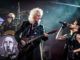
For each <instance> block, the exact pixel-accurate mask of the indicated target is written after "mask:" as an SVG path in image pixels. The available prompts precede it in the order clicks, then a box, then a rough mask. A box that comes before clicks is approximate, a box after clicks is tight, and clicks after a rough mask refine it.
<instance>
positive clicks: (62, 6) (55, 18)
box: [0, 0, 80, 60]
mask: <svg viewBox="0 0 80 60" xmlns="http://www.w3.org/2000/svg"><path fill="white" fill-rule="evenodd" d="M18 4H19V5H18ZM35 7H39V8H42V9H43V11H44V15H43V18H42V22H41V24H43V25H44V29H45V31H46V32H49V31H51V30H53V29H59V28H60V27H61V24H59V21H66V22H68V23H70V22H71V21H72V20H74V19H77V18H79V17H80V0H0V17H1V18H2V19H3V20H5V16H6V15H7V14H8V13H10V12H13V13H15V14H16V21H21V22H22V21H24V20H27V17H28V14H29V11H30V10H31V9H32V8H35ZM19 8H20V10H19ZM19 11H20V12H19ZM19 15H20V17H19ZM15 23H16V24H17V23H18V22H15ZM65 33H67V31H65ZM55 36H56V33H54V34H52V35H50V36H49V40H48V41H46V42H45V44H44V48H45V51H46V55H47V59H48V60H49V59H51V60H62V58H63V57H64V56H63V51H64V49H63V48H64V44H65V41H57V40H55Z"/></svg>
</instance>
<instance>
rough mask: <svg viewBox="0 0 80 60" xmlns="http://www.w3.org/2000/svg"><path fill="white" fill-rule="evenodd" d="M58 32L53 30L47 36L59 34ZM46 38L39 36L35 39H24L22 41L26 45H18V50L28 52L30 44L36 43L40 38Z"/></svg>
mask: <svg viewBox="0 0 80 60" xmlns="http://www.w3.org/2000/svg"><path fill="white" fill-rule="evenodd" d="M57 31H58V30H52V31H50V32H48V33H47V34H53V33H55V32H57ZM43 36H44V34H42V35H40V36H37V37H35V38H26V37H22V38H21V40H23V41H25V45H23V44H22V43H21V42H20V43H19V44H18V48H19V50H28V49H29V47H30V44H31V43H32V42H34V41H36V40H37V39H39V38H42V37H43Z"/></svg>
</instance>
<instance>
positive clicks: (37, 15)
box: [16, 8, 48, 60]
mask: <svg viewBox="0 0 80 60" xmlns="http://www.w3.org/2000/svg"><path fill="white" fill-rule="evenodd" d="M42 16H43V10H42V9H40V8H33V9H32V10H31V11H30V13H29V16H28V21H24V22H23V24H22V26H21V28H20V29H19V30H18V31H17V32H16V39H17V40H18V42H19V43H21V45H22V46H26V45H27V44H26V40H25V39H24V37H25V38H29V39H34V38H35V37H38V36H40V35H44V36H43V37H41V38H38V39H36V40H35V41H32V42H31V43H30V45H29V46H30V47H29V48H28V49H27V50H26V52H25V53H22V54H19V57H18V58H19V60H42V59H41V53H40V47H39V45H40V43H41V40H44V41H45V40H47V38H48V34H46V33H44V29H43V26H42V25H40V22H41V18H42ZM21 33H22V34H21ZM19 36H20V37H19ZM22 38H23V39H22ZM27 41H30V40H27ZM26 48H27V47H26ZM24 50H25V49H24Z"/></svg>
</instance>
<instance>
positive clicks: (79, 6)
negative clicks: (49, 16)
mask: <svg viewBox="0 0 80 60" xmlns="http://www.w3.org/2000/svg"><path fill="white" fill-rule="evenodd" d="M52 3H55V4H60V5H67V6H72V7H77V8H80V5H74V4H67V3H61V2H52Z"/></svg>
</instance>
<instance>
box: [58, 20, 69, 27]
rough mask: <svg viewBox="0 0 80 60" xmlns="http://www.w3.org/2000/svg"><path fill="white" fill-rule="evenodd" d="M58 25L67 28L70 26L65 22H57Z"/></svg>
mask: <svg viewBox="0 0 80 60" xmlns="http://www.w3.org/2000/svg"><path fill="white" fill-rule="evenodd" d="M59 23H60V24H62V26H63V27H68V26H70V24H69V23H67V22H62V21H59Z"/></svg>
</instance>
